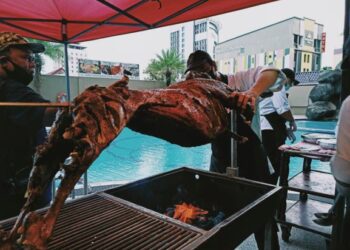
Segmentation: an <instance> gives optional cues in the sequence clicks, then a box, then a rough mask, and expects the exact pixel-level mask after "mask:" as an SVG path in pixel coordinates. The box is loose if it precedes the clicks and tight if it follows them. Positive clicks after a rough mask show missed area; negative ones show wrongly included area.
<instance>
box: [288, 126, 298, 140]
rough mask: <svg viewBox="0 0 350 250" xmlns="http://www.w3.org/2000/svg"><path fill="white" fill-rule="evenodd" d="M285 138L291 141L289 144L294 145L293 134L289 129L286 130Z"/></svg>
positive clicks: (294, 138)
mask: <svg viewBox="0 0 350 250" xmlns="http://www.w3.org/2000/svg"><path fill="white" fill-rule="evenodd" d="M287 137H288V139H289V140H290V141H291V143H294V142H295V140H296V137H295V135H294V132H293V131H292V130H291V129H290V128H287Z"/></svg>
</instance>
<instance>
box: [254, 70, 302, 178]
mask: <svg viewBox="0 0 350 250" xmlns="http://www.w3.org/2000/svg"><path fill="white" fill-rule="evenodd" d="M281 71H282V72H283V73H285V75H286V77H287V82H288V84H289V83H293V82H297V81H296V80H295V74H294V71H292V70H291V69H282V70H281ZM259 109H260V127H261V135H262V142H263V145H264V148H265V151H266V153H267V155H268V157H269V160H270V162H271V164H272V166H273V168H274V170H275V173H274V174H273V175H272V179H271V182H272V183H273V184H276V183H277V180H278V177H279V174H280V160H281V158H280V151H279V150H278V148H279V147H280V146H281V145H283V144H284V143H285V140H286V138H287V137H288V138H289V139H291V140H292V141H295V136H294V134H293V132H295V131H296V130H297V125H296V123H295V120H294V117H293V114H292V112H291V110H290V106H289V103H288V99H287V94H286V91H285V88H284V87H283V88H282V89H281V90H280V91H277V92H274V93H273V95H272V96H271V97H267V98H264V99H263V100H262V101H261V102H260V103H259ZM286 122H288V124H289V127H288V128H287V126H286Z"/></svg>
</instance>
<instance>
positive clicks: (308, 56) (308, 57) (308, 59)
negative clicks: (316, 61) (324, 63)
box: [307, 55, 310, 63]
mask: <svg viewBox="0 0 350 250" xmlns="http://www.w3.org/2000/svg"><path fill="white" fill-rule="evenodd" d="M307 62H308V63H309V62H310V55H307Z"/></svg>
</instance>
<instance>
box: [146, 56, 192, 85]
mask: <svg viewBox="0 0 350 250" xmlns="http://www.w3.org/2000/svg"><path fill="white" fill-rule="evenodd" d="M184 69H185V64H184V62H183V61H182V60H181V58H180V56H179V55H178V54H177V53H176V51H174V50H166V51H165V50H162V52H161V54H160V55H159V54H157V55H156V59H152V60H151V63H150V64H149V65H148V66H147V68H146V70H145V73H147V74H149V75H150V78H151V79H153V80H163V81H164V80H165V82H166V84H167V86H169V84H170V83H171V82H172V81H175V78H176V76H177V75H178V74H182V73H183V71H184Z"/></svg>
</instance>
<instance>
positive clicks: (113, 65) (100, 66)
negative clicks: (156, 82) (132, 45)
mask: <svg viewBox="0 0 350 250" xmlns="http://www.w3.org/2000/svg"><path fill="white" fill-rule="evenodd" d="M124 70H127V71H129V72H131V74H132V75H131V76H129V77H131V78H134V79H135V78H136V79H138V78H139V77H140V67H139V65H138V64H132V63H120V62H108V61H97V60H89V59H79V74H82V75H94V76H95V75H103V76H111V77H113V76H117V77H122V76H123V74H124V73H123V72H124Z"/></svg>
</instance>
